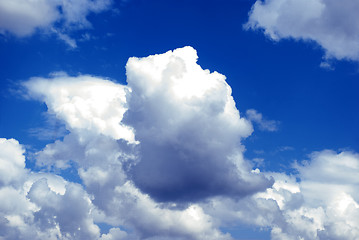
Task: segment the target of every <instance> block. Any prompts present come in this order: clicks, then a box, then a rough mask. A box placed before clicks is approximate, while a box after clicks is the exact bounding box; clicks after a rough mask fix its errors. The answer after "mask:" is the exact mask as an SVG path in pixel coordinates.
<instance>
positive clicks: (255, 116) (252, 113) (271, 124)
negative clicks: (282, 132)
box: [246, 109, 279, 132]
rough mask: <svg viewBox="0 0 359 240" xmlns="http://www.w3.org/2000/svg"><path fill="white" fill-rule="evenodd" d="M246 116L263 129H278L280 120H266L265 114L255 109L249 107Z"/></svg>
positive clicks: (270, 130) (271, 130) (272, 130)
mask: <svg viewBox="0 0 359 240" xmlns="http://www.w3.org/2000/svg"><path fill="white" fill-rule="evenodd" d="M246 116H247V118H248V120H250V121H252V122H255V123H256V124H258V126H259V129H261V130H263V131H269V132H274V131H277V130H278V124H279V122H278V121H274V120H266V119H264V118H263V115H262V114H261V113H259V112H257V111H256V110H254V109H248V110H247V111H246Z"/></svg>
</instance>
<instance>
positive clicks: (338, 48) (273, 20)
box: [245, 0, 359, 66]
mask: <svg viewBox="0 0 359 240" xmlns="http://www.w3.org/2000/svg"><path fill="white" fill-rule="evenodd" d="M358 11H359V2H358V1H355V0H343V1H335V0H306V1H294V0H265V1H261V0H258V1H256V2H255V4H254V5H253V6H252V10H251V11H250V13H249V20H248V22H247V23H246V25H245V27H246V28H247V29H262V30H264V33H265V34H266V35H267V36H268V37H269V38H271V39H272V40H275V41H277V40H280V39H288V38H292V39H295V40H304V41H314V42H316V43H317V44H319V45H320V46H321V47H322V48H323V49H324V51H325V59H331V58H335V59H338V60H343V59H345V60H353V61H359V15H358ZM323 66H326V65H323Z"/></svg>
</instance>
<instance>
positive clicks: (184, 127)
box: [124, 47, 270, 201]
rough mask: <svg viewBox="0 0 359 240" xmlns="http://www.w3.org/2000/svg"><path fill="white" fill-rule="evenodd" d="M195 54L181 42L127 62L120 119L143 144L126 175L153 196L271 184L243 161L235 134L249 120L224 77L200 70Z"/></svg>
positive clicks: (190, 196)
mask: <svg viewBox="0 0 359 240" xmlns="http://www.w3.org/2000/svg"><path fill="white" fill-rule="evenodd" d="M197 58H198V57H197V52H196V51H195V50H194V49H193V48H191V47H184V48H181V49H176V50H174V51H168V52H166V53H164V54H161V55H153V56H149V57H146V58H130V59H129V61H128V63H127V66H126V70H127V82H128V86H129V87H130V88H131V89H132V92H131V94H129V95H128V105H129V109H128V112H127V113H126V115H125V118H124V120H125V122H126V123H127V124H128V125H131V126H132V127H133V128H134V129H135V131H136V139H138V140H139V141H140V142H141V144H140V146H139V147H140V151H139V154H140V161H139V163H138V164H136V165H135V166H134V167H133V168H132V172H131V173H132V174H133V179H134V181H135V183H136V185H137V186H139V187H140V189H141V190H142V191H144V192H147V193H149V194H150V195H151V196H153V197H155V198H156V199H157V200H161V201H180V200H183V201H187V200H190V201H192V200H196V199H201V198H204V197H208V196H213V195H223V194H224V195H233V196H244V195H246V194H250V193H253V192H255V191H258V190H261V189H264V188H266V187H267V186H269V185H270V182H269V181H267V180H265V179H264V178H263V177H261V175H260V174H254V173H251V172H250V170H251V168H250V166H249V164H248V163H247V162H246V161H244V160H243V157H242V147H241V145H240V140H241V139H242V138H245V137H247V136H249V135H250V134H251V133H252V131H253V130H252V125H251V123H250V122H249V121H248V120H246V119H245V118H241V117H240V115H239V111H238V110H237V108H236V106H235V102H234V100H233V97H232V96H231V92H232V91H231V88H230V87H229V85H228V84H227V83H226V82H225V76H223V75H221V74H219V73H217V72H213V73H211V72H210V71H209V70H203V69H202V68H201V67H200V66H199V65H198V64H197Z"/></svg>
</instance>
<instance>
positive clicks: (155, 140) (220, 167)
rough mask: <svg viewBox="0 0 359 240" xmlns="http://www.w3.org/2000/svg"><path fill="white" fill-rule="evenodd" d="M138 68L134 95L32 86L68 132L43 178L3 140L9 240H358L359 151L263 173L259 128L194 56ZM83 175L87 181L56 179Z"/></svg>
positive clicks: (39, 159)
mask: <svg viewBox="0 0 359 240" xmlns="http://www.w3.org/2000/svg"><path fill="white" fill-rule="evenodd" d="M126 70H127V82H128V84H127V85H122V84H119V83H116V82H113V81H110V80H108V79H105V78H101V77H94V76H88V75H80V76H77V77H70V76H68V75H66V74H63V73H57V74H54V75H52V76H51V77H49V78H39V77H34V78H31V79H30V80H29V81H27V82H25V83H24V84H23V86H24V88H25V90H26V92H27V97H29V98H32V99H36V100H38V101H43V102H44V103H46V105H47V108H48V114H50V115H51V116H52V117H55V118H57V119H59V120H60V121H62V122H63V123H64V125H65V127H66V129H67V130H68V134H67V135H66V136H64V138H63V139H59V140H56V141H55V142H53V143H49V144H48V145H46V147H45V148H44V149H42V150H41V151H39V152H37V153H36V154H35V158H36V169H40V170H39V171H35V170H30V169H28V168H26V167H25V161H26V160H25V156H24V153H25V150H24V148H23V147H22V145H21V144H20V143H19V142H18V141H16V140H14V139H3V138H2V139H0V163H1V164H0V199H1V203H2V204H1V206H0V238H3V239H29V238H31V239H35V240H37V239H101V240H110V239H113V240H115V239H116V240H117V239H136V240H137V239H153V240H154V239H156V240H158V239H176V240H178V239H180V240H182V239H183V240H184V239H190V240H191V239H193V240H202V239H213V240H215V239H216V240H217V239H223V240H227V239H228V240H229V239H232V237H231V236H230V234H228V233H225V232H222V231H221V230H220V229H223V228H225V227H228V226H239V225H241V224H248V223H249V224H252V225H256V226H258V227H262V228H266V229H270V231H271V236H272V239H298V238H300V239H308V240H309V239H356V238H357V236H358V235H359V225H358V222H359V221H358V216H359V211H358V209H359V204H358V202H359V195H358V194H357V192H356V191H355V190H356V189H357V187H358V184H359V182H358V180H357V178H356V177H355V176H357V175H358V173H359V155H358V154H357V153H352V152H341V153H336V152H333V151H329V150H325V151H321V152H316V153H313V154H312V155H310V159H309V160H308V161H304V162H301V163H297V164H295V166H294V167H295V169H296V170H297V173H296V174H293V175H287V174H284V173H276V172H261V171H260V170H259V169H252V165H251V164H250V161H247V160H246V159H245V158H244V146H243V145H241V139H243V138H246V137H247V136H249V135H250V134H251V133H252V131H253V129H252V125H251V122H250V121H249V120H247V119H246V118H244V117H243V116H240V114H239V111H238V110H237V108H236V104H235V102H234V100H233V97H232V96H231V88H230V87H229V86H228V84H227V83H226V82H225V76H223V75H221V74H219V73H217V72H212V73H211V72H210V71H209V70H203V69H202V68H201V67H200V66H199V65H198V64H197V53H196V51H195V50H194V49H193V48H191V47H185V48H181V49H176V50H174V51H169V52H167V53H164V54H160V55H153V56H149V57H146V58H131V59H130V60H129V61H128V63H127V66H126ZM251 111H252V113H253V114H252V115H254V116H257V117H258V115H259V113H258V112H256V111H255V110H251ZM247 115H248V113H247ZM252 120H253V119H252ZM261 120H263V119H262V118H261ZM71 168H72V169H73V170H74V171H75V172H76V173H77V176H76V177H78V178H79V179H80V180H79V181H77V182H80V183H76V182H75V180H74V179H71V178H69V179H67V180H65V179H64V178H62V177H61V176H58V175H57V174H56V173H61V171H63V170H66V169H67V170H69V169H71ZM103 224H106V225H107V226H109V230H108V231H104V230H103V229H102V230H101V228H100V226H101V225H103Z"/></svg>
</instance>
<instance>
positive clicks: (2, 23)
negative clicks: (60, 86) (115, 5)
mask: <svg viewBox="0 0 359 240" xmlns="http://www.w3.org/2000/svg"><path fill="white" fill-rule="evenodd" d="M110 5H111V0H55V1H50V0H36V1H31V0H12V1H7V0H0V33H2V34H6V33H11V34H14V35H15V36H17V37H26V36H30V35H32V34H33V33H35V32H36V31H38V30H41V31H44V32H53V33H56V34H57V35H58V37H59V38H60V39H61V40H63V41H65V42H66V43H67V44H68V45H69V46H71V47H76V41H75V40H74V39H71V38H70V37H69V36H68V34H67V33H68V32H69V31H70V30H75V29H84V28H90V27H91V23H90V22H89V21H88V20H87V16H88V15H89V14H90V13H99V12H101V11H104V10H106V9H108V8H109V6H110Z"/></svg>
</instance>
